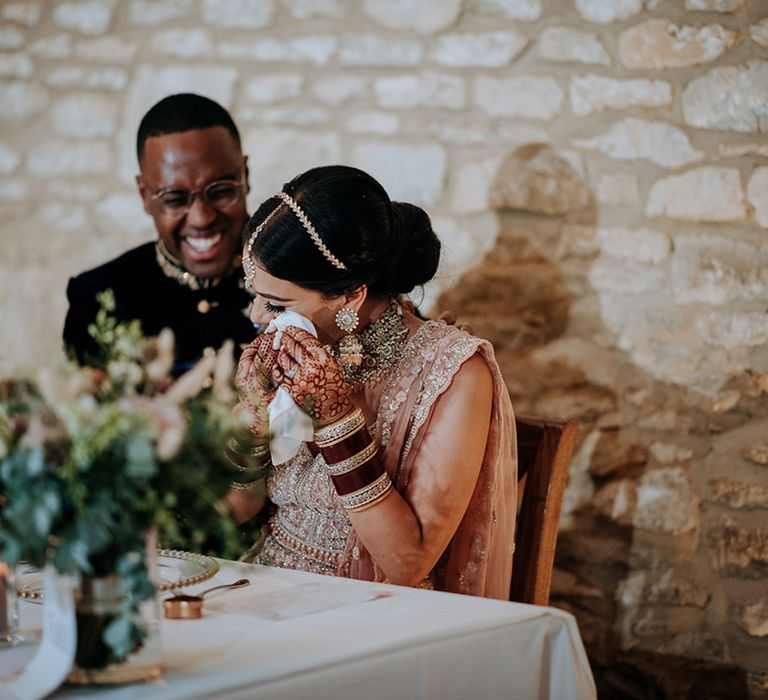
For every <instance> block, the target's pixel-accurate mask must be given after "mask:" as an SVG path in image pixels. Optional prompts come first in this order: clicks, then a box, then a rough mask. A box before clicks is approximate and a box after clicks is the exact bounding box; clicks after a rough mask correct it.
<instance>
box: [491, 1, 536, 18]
mask: <svg viewBox="0 0 768 700" xmlns="http://www.w3.org/2000/svg"><path fill="white" fill-rule="evenodd" d="M477 7H478V9H480V10H488V11H492V12H500V13H502V14H503V15H505V16H506V17H509V19H521V20H528V21H532V20H535V19H538V18H539V17H540V16H541V0H479V2H478V4H477Z"/></svg>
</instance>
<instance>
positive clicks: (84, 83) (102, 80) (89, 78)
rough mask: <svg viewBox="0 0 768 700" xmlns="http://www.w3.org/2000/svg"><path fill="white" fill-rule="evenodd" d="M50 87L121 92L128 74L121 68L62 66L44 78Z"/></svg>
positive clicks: (126, 81)
mask: <svg viewBox="0 0 768 700" xmlns="http://www.w3.org/2000/svg"><path fill="white" fill-rule="evenodd" d="M45 82H46V84H47V85H50V86H51V87H57V88H64V89H71V88H94V89H102V90H114V91H115V92H118V91H120V90H123V89H124V88H125V86H126V85H127V83H128V73H126V71H125V70H124V69H122V68H84V67H83V66H63V67H61V68H54V69H53V70H52V71H50V72H49V73H48V75H47V76H46V78H45Z"/></svg>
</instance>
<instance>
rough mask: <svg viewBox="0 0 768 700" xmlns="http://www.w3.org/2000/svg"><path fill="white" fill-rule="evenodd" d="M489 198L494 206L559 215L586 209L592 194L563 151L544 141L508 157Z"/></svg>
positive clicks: (518, 150) (494, 207) (519, 149)
mask: <svg viewBox="0 0 768 700" xmlns="http://www.w3.org/2000/svg"><path fill="white" fill-rule="evenodd" d="M490 199H491V207H492V208H493V209H516V210H521V211H530V212H535V213H538V214H547V215H549V216H558V215H561V214H566V213H568V212H572V211H580V210H583V209H585V208H586V207H588V206H589V205H590V204H591V202H592V195H591V193H590V191H589V188H588V187H587V186H586V185H585V183H584V179H583V177H582V176H581V174H580V173H579V172H577V170H576V169H575V168H574V167H573V165H572V164H571V163H570V162H569V160H568V159H566V158H564V157H563V156H562V154H560V153H558V152H557V151H555V150H554V149H552V148H551V147H549V146H547V145H545V144H529V145H527V146H522V147H521V148H518V149H517V150H516V151H514V152H513V153H512V154H511V155H510V156H508V157H507V158H506V160H505V161H504V163H503V165H502V166H501V168H500V169H499V171H498V174H497V176H496V181H495V183H494V186H493V189H492V191H491V197H490Z"/></svg>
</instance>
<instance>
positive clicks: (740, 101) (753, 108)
mask: <svg viewBox="0 0 768 700" xmlns="http://www.w3.org/2000/svg"><path fill="white" fill-rule="evenodd" d="M682 105H683V116H684V118H685V121H686V122H687V123H688V124H690V125H691V126H695V127H700V128H703V129H724V130H728V131H741V132H764V131H767V130H768V61H761V60H753V61H748V62H747V63H746V64H744V65H739V66H722V67H718V68H713V69H712V70H711V71H709V72H708V73H705V74H704V75H700V76H698V77H697V78H694V79H693V80H692V81H691V82H690V83H688V85H687V86H686V88H685V90H683V95H682Z"/></svg>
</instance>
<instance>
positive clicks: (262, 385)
mask: <svg viewBox="0 0 768 700" xmlns="http://www.w3.org/2000/svg"><path fill="white" fill-rule="evenodd" d="M273 339H274V335H272V334H271V333H270V334H265V333H262V334H261V335H259V336H258V337H257V338H256V339H255V340H254V341H253V342H252V343H249V344H248V345H247V346H246V347H245V348H244V349H243V353H242V355H241V356H240V361H239V362H238V365H237V375H236V376H235V384H236V386H237V388H238V392H239V394H240V402H241V403H242V404H243V405H244V406H245V407H246V408H247V409H248V410H249V411H250V413H251V414H252V415H253V423H252V426H251V430H252V432H253V433H254V434H257V435H265V434H266V432H267V427H268V426H267V425H266V420H267V418H266V415H267V414H266V406H267V405H268V404H269V402H270V401H272V399H273V398H274V396H275V391H276V390H277V385H276V383H275V381H274V380H273V379H272V370H273V369H274V367H275V366H276V364H277V351H276V350H273V349H272V341H273Z"/></svg>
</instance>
